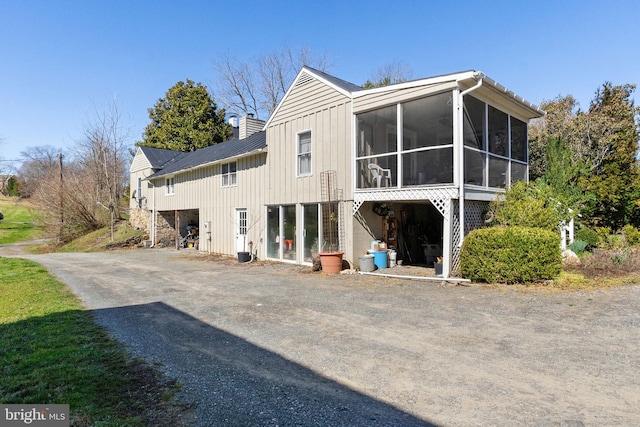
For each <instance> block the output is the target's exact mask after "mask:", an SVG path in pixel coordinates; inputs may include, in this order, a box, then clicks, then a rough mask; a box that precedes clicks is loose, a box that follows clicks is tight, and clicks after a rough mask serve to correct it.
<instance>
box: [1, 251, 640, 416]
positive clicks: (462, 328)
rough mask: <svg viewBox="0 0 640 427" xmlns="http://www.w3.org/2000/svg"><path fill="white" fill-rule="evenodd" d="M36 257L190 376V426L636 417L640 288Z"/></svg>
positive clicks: (120, 256) (177, 257) (138, 342)
mask: <svg viewBox="0 0 640 427" xmlns="http://www.w3.org/2000/svg"><path fill="white" fill-rule="evenodd" d="M1 253H2V252H1V251H0V254H1ZM28 258H31V259H33V260H35V261H37V262H39V263H41V264H43V265H45V266H46V267H48V268H49V269H50V270H51V271H52V272H53V273H54V274H55V275H56V276H58V277H59V278H60V279H61V280H62V281H64V282H65V283H67V284H68V285H69V286H70V287H71V289H72V290H73V291H74V292H75V293H76V294H77V295H79V296H80V298H81V299H82V300H83V301H84V303H85V305H86V306H87V308H88V309H91V310H93V311H94V313H95V316H96V319H97V320H98V322H99V323H101V324H103V325H105V326H106V327H107V328H108V329H109V330H110V331H111V332H112V334H113V335H114V336H115V337H116V338H118V339H119V340H121V341H122V342H124V343H126V344H127V345H128V346H129V347H130V348H131V349H132V352H133V353H134V354H135V355H139V356H143V357H144V358H146V359H147V360H149V361H152V362H158V363H160V364H161V365H162V366H164V368H165V370H166V372H167V373H168V374H169V375H170V376H172V377H175V378H177V379H178V381H180V382H181V383H182V384H183V385H184V396H185V399H186V400H189V401H192V402H194V403H195V404H196V405H197V407H196V409H195V411H194V414H193V417H194V419H193V425H198V426H216V425H220V426H228V425H238V426H245V425H251V426H276V425H278V426H291V425H319V426H339V425H345V426H374V425H385V426H387V425H388V426H429V425H436V426H514V425H525V426H582V425H584V426H636V425H640V409H639V408H640V361H639V360H640V314H639V312H638V310H639V307H640V286H628V287H624V288H617V289H608V290H602V291H595V292H575V293H546V292H539V291H538V292H522V291H518V290H517V289H515V288H481V287H477V286H455V285H451V284H445V283H424V282H416V281H404V280H398V279H385V278H379V277H368V276H360V275H352V276H333V277H329V276H323V275H321V274H318V273H306V272H304V271H303V270H302V269H301V267H299V266H291V265H282V264H275V265H257V264H255V263H254V264H251V265H239V264H237V262H232V261H224V260H223V261H221V260H218V261H211V260H210V259H208V258H207V259H204V258H198V257H193V256H185V253H184V251H182V252H181V253H177V252H176V251H173V250H159V249H147V250H135V251H119V252H108V253H92V254H81V253H72V254H49V255H36V256H28Z"/></svg>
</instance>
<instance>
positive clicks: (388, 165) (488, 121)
mask: <svg viewBox="0 0 640 427" xmlns="http://www.w3.org/2000/svg"><path fill="white" fill-rule="evenodd" d="M542 115H544V112H543V111H542V110H540V109H538V108H537V107H536V106H534V105H533V104H531V103H528V102H526V101H525V100H524V99H523V98H521V97H519V96H517V95H515V94H514V93H513V92H510V91H508V90H507V89H505V88H504V87H502V86H500V85H499V84H498V83H496V82H495V81H493V80H491V79H489V78H488V77H486V76H485V75H484V74H482V73H479V72H464V73H458V74H452V75H447V76H440V77H436V78H432V79H424V80H420V81H415V82H407V83H405V84H399V85H392V86H390V87H387V88H377V89H372V90H369V91H367V92H365V93H360V94H359V95H357V96H356V97H355V98H354V128H355V129H354V134H353V138H354V175H353V182H354V188H353V195H354V215H355V216H356V217H359V218H360V220H361V222H362V223H365V224H366V226H363V228H364V229H365V230H367V234H368V236H367V235H365V234H364V233H362V235H363V238H362V239H361V240H360V241H357V240H356V242H355V244H354V249H355V252H357V251H358V250H359V248H360V246H362V247H364V245H365V244H366V243H367V242H366V239H367V237H369V236H374V237H377V236H385V235H386V234H387V233H385V227H388V224H389V218H382V219H381V218H378V217H376V215H375V214H373V213H372V211H375V210H376V209H374V208H375V207H376V206H377V205H379V204H380V203H384V204H385V206H386V207H387V208H388V210H389V211H391V212H393V215H395V218H393V221H392V224H393V227H397V229H398V233H397V234H398V237H399V238H398V239H396V241H395V242H394V243H396V244H397V246H398V247H397V251H398V256H399V257H403V258H404V259H405V260H409V261H410V262H412V263H425V264H426V266H427V267H431V265H430V264H431V263H432V259H433V258H434V257H435V258H436V259H442V260H443V264H444V268H443V270H444V276H445V277H447V276H448V275H449V274H451V273H455V272H456V271H457V270H458V268H459V253H460V247H461V244H462V240H463V239H464V235H465V234H467V233H468V232H469V231H471V230H472V229H474V228H478V227H480V226H482V224H483V220H482V218H483V214H484V212H485V211H486V210H487V207H488V202H489V201H490V200H493V199H494V198H495V197H496V193H500V192H502V191H504V189H505V188H507V187H508V186H509V185H510V184H511V183H513V182H515V181H526V180H527V179H528V150H527V147H528V144H527V125H528V121H529V120H531V119H533V118H536V117H541V116H542ZM438 213H439V214H438ZM395 221H397V225H396V223H395ZM438 230H439V231H438ZM356 234H357V233H356ZM425 248H428V251H427V249H425ZM423 251H424V252H423Z"/></svg>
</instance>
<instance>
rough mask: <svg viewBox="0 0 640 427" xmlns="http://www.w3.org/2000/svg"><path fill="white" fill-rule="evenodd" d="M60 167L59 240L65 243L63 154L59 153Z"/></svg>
mask: <svg viewBox="0 0 640 427" xmlns="http://www.w3.org/2000/svg"><path fill="white" fill-rule="evenodd" d="M58 167H59V170H60V191H59V192H58V197H59V203H60V234H59V236H58V239H59V241H60V243H62V242H64V188H63V180H62V152H59V153H58Z"/></svg>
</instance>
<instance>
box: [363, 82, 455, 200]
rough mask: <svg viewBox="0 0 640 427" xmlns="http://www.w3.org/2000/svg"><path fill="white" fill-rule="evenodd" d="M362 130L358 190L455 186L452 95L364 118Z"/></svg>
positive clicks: (421, 99) (422, 99)
mask: <svg viewBox="0 0 640 427" xmlns="http://www.w3.org/2000/svg"><path fill="white" fill-rule="evenodd" d="M357 126H358V127H357V131H356V132H357V134H356V135H357V152H356V187H357V188H380V187H397V186H398V185H401V186H402V187H409V186H417V185H441V184H450V183H452V182H453V104H452V93H451V92H443V93H439V94H434V95H431V96H427V97H424V98H420V99H416V100H411V101H407V102H403V103H400V104H396V105H392V106H388V107H383V108H380V109H377V110H373V111H367V112H364V113H361V114H358V115H357ZM399 133H401V134H402V138H401V140H399V139H400V138H399V137H398V134H399ZM380 169H384V170H385V171H384V173H385V177H386V178H384V180H383V181H381V178H380ZM381 182H383V183H384V185H379V184H380V183H381Z"/></svg>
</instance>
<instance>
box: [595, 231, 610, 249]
mask: <svg viewBox="0 0 640 427" xmlns="http://www.w3.org/2000/svg"><path fill="white" fill-rule="evenodd" d="M596 233H598V246H605V247H607V246H608V244H607V240H608V239H609V236H610V235H611V228H609V227H596Z"/></svg>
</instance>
